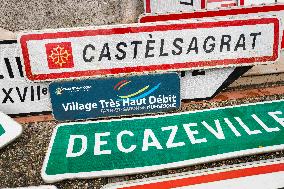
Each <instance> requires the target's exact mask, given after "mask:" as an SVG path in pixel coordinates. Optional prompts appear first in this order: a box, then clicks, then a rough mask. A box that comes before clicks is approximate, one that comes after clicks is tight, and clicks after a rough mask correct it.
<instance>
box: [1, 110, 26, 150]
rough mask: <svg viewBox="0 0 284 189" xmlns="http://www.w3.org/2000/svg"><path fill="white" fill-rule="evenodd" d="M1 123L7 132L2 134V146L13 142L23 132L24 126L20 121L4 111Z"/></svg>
mask: <svg viewBox="0 0 284 189" xmlns="http://www.w3.org/2000/svg"><path fill="white" fill-rule="evenodd" d="M0 124H1V125H2V127H3V129H4V130H5V133H4V134H3V135H1V136H0V148H2V147H4V146H6V145H7V144H9V143H11V142H12V141H13V140H15V139H16V138H18V137H19V136H20V135H21V134H22V132H23V128H22V126H21V125H20V124H19V123H17V122H16V121H14V120H13V119H12V118H10V117H9V116H7V115H6V114H4V113H2V112H0Z"/></svg>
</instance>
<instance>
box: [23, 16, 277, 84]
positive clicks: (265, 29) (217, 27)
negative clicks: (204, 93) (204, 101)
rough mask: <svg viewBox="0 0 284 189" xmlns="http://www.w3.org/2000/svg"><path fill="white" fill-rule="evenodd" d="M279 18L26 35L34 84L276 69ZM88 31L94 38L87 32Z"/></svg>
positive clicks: (26, 58)
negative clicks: (228, 69) (268, 66)
mask: <svg viewBox="0 0 284 189" xmlns="http://www.w3.org/2000/svg"><path fill="white" fill-rule="evenodd" d="M279 27H280V24H279V20H278V18H272V17H268V18H266V17H259V18H252V19H245V20H243V19H238V20H236V19H230V20H228V19H224V20H216V21H214V20H213V21H212V20H210V21H208V20H206V19H205V20H202V21H201V20H199V21H195V22H193V21H184V22H180V21H178V22H164V23H163V22H159V23H158V22H157V23H147V24H129V25H117V26H103V27H90V28H81V29H61V30H47V31H34V32H28V33H22V34H21V35H20V36H19V39H18V40H19V42H20V43H21V47H22V55H23V57H22V58H23V60H24V65H25V70H26V75H27V77H28V78H29V79H30V80H33V81H44V80H55V79H61V78H75V77H87V76H102V75H114V74H125V73H133V72H151V71H181V70H193V69H209V68H221V67H232V66H249V65H257V64H268V63H273V62H275V61H277V60H278V58H279V50H280V48H279V47H280V45H279V38H280V28H279ZM86 31H88V32H86Z"/></svg>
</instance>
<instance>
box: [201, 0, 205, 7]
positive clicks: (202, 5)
mask: <svg viewBox="0 0 284 189" xmlns="http://www.w3.org/2000/svg"><path fill="white" fill-rule="evenodd" d="M205 8H206V0H201V9H205Z"/></svg>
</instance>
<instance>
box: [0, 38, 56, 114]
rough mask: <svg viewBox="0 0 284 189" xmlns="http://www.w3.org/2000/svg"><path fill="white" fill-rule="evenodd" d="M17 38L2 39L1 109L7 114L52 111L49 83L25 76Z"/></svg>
mask: <svg viewBox="0 0 284 189" xmlns="http://www.w3.org/2000/svg"><path fill="white" fill-rule="evenodd" d="M23 72H24V70H23V68H22V64H21V60H20V49H19V48H18V44H17V43H16V41H15V40H6V41H0V111H2V112H3V113H6V114H20V113H32V112H34V113H36V112H45V111H51V108H50V100H49V93H48V84H44V83H43V84H33V83H30V82H27V81H26V79H25V78H24V73H23Z"/></svg>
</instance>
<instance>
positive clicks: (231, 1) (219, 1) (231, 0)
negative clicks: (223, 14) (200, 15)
mask: <svg viewBox="0 0 284 189" xmlns="http://www.w3.org/2000/svg"><path fill="white" fill-rule="evenodd" d="M237 5H238V1H237V0H207V7H206V8H207V9H215V8H225V7H233V6H237Z"/></svg>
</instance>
